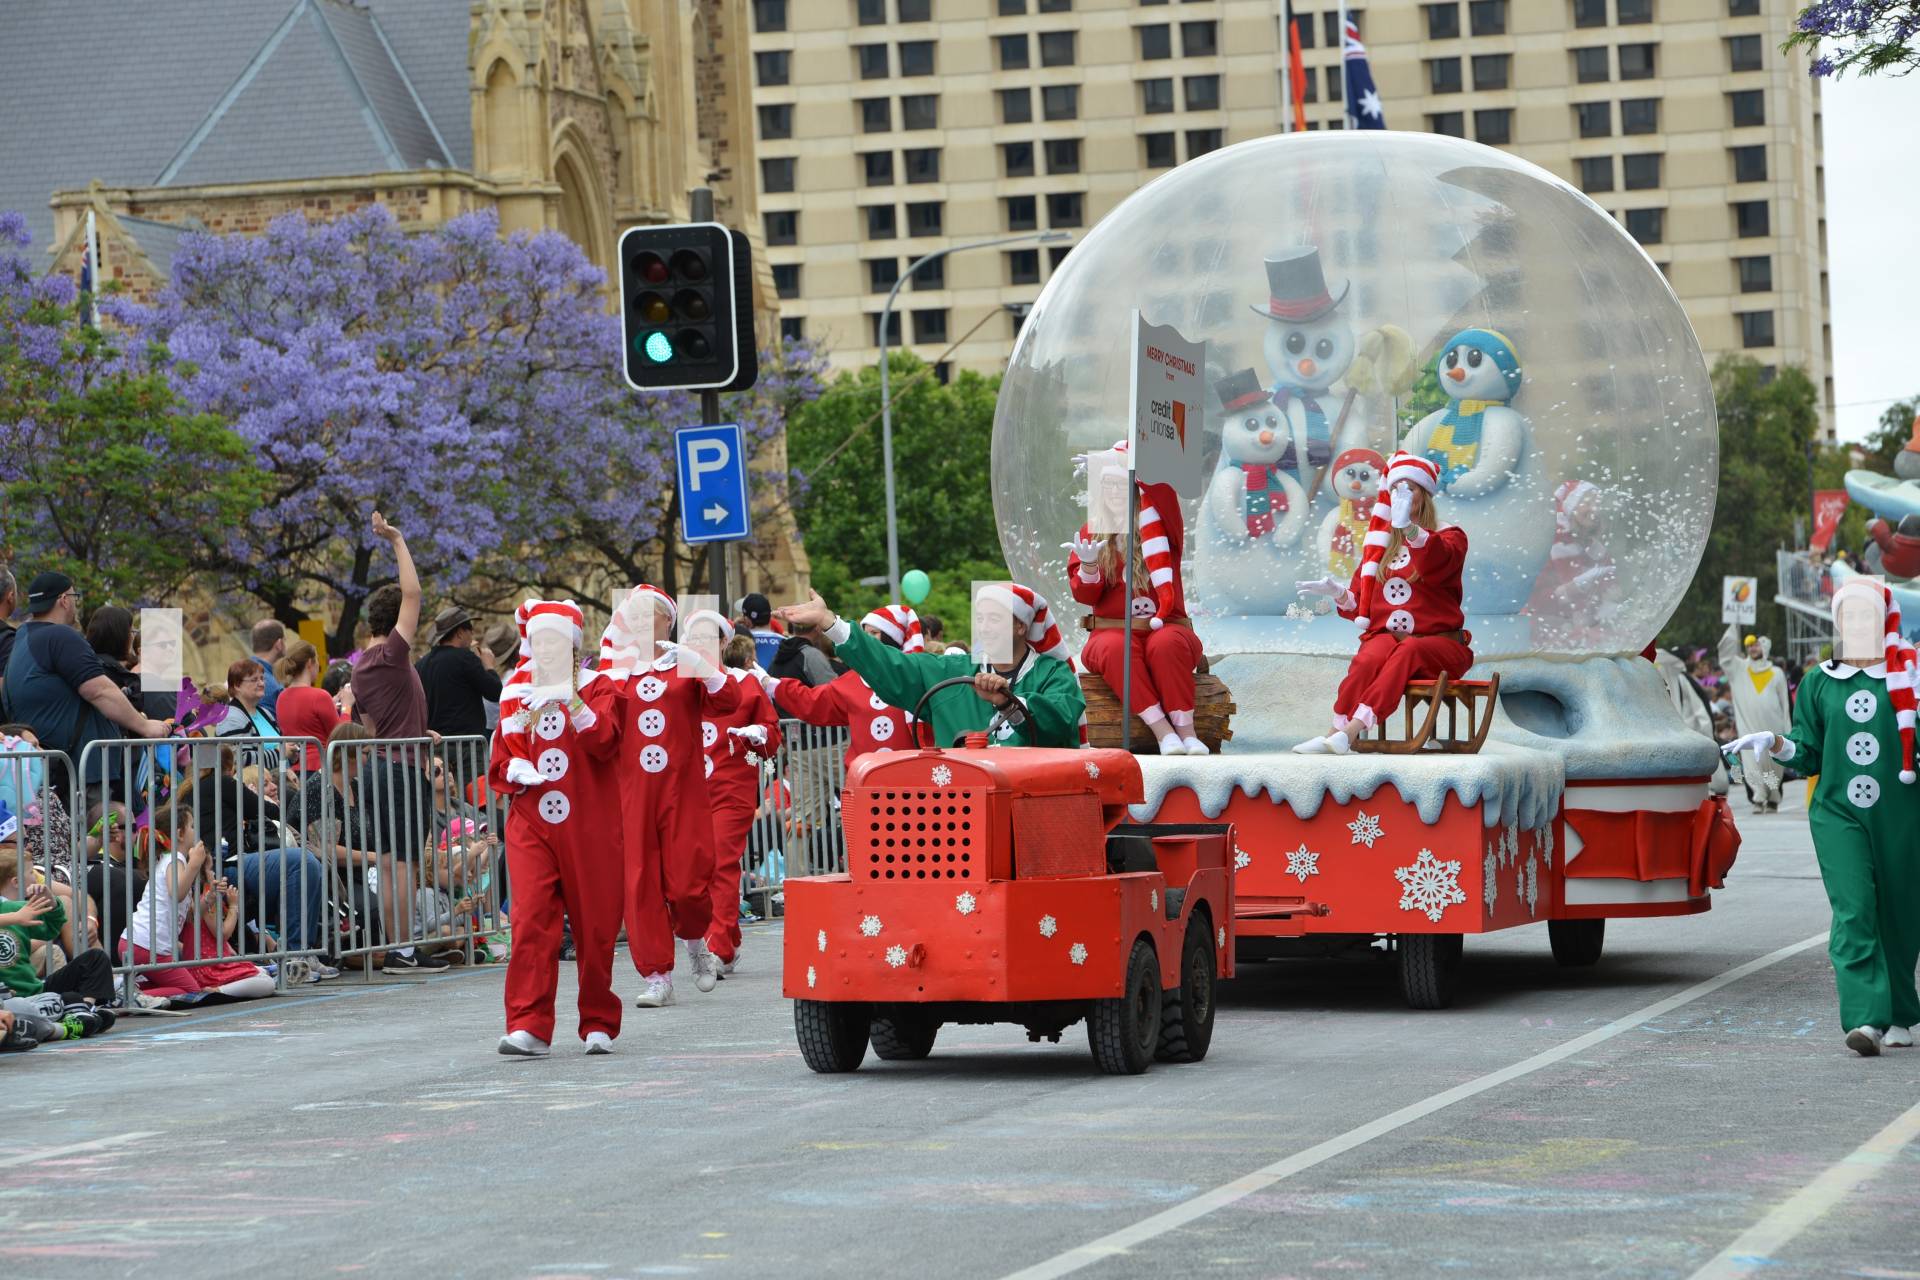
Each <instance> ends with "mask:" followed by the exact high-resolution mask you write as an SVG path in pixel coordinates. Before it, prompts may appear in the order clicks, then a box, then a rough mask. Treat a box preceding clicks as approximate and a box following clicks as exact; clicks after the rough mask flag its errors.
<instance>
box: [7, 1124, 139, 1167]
mask: <svg viewBox="0 0 1920 1280" xmlns="http://www.w3.org/2000/svg"><path fill="white" fill-rule="evenodd" d="M159 1136H160V1133H159V1131H158V1130H152V1131H149V1132H143V1133H117V1134H115V1135H114V1136H113V1137H111V1138H95V1139H94V1140H93V1141H92V1142H76V1143H74V1144H73V1145H72V1146H70V1147H48V1148H47V1149H46V1150H44V1151H27V1152H23V1153H22V1154H20V1155H17V1156H0V1169H12V1168H14V1167H16V1166H18V1165H23V1164H36V1163H38V1162H39V1161H42V1160H58V1159H59V1158H60V1157H61V1156H77V1155H81V1154H83V1153H85V1152H88V1151H104V1150H105V1149H106V1148H108V1147H117V1146H120V1145H122V1144H123V1143H128V1142H139V1141H140V1140H141V1139H142V1138H157V1137H159Z"/></svg>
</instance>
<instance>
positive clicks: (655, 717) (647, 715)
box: [640, 707, 667, 738]
mask: <svg viewBox="0 0 1920 1280" xmlns="http://www.w3.org/2000/svg"><path fill="white" fill-rule="evenodd" d="M666 729H667V717H666V713H665V712H662V711H661V710H660V709H659V708H657V707H648V708H647V709H646V710H645V711H642V712H641V713H640V732H642V733H644V734H646V735H647V736H648V737H649V738H657V737H659V736H660V735H661V734H662V733H665V732H666Z"/></svg>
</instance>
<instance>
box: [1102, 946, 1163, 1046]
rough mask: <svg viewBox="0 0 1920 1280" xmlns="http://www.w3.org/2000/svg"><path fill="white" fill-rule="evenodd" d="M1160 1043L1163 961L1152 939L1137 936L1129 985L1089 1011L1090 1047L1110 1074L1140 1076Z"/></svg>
mask: <svg viewBox="0 0 1920 1280" xmlns="http://www.w3.org/2000/svg"><path fill="white" fill-rule="evenodd" d="M1159 1045H1160V962H1159V960H1158V959H1157V958H1156V957H1155V955H1154V952H1153V943H1152V942H1150V941H1148V940H1147V939H1145V938H1137V939H1135V940H1134V944H1133V950H1132V952H1131V953H1129V954H1128V956H1127V978H1126V985H1125V986H1124V987H1123V988H1122V989H1121V994H1120V995H1119V996H1117V997H1115V998H1113V999H1109V1000H1095V1001H1094V1002H1093V1005H1092V1007H1091V1008H1090V1009H1089V1010H1088V1011H1087V1047H1088V1048H1090V1049H1092V1050H1093V1061H1094V1064H1095V1065H1096V1066H1098V1067H1099V1068H1100V1069H1101V1070H1102V1071H1104V1072H1106V1073H1107V1074H1108V1075H1110V1076H1137V1075H1139V1074H1140V1073H1141V1072H1142V1071H1145V1070H1146V1069H1147V1068H1148V1066H1150V1065H1152V1063H1153V1054H1154V1050H1155V1049H1157V1048H1159Z"/></svg>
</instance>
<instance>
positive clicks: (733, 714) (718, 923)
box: [700, 671, 780, 963]
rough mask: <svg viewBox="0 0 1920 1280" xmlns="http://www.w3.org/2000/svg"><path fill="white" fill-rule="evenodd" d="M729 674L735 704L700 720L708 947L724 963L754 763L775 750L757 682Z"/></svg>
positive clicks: (775, 724) (734, 938)
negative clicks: (707, 811)
mask: <svg viewBox="0 0 1920 1280" xmlns="http://www.w3.org/2000/svg"><path fill="white" fill-rule="evenodd" d="M728 677H729V678H730V679H731V680H732V681H733V683H734V685H735V686H736V688H737V689H738V691H739V694H740V705H739V706H737V707H735V708H734V709H733V710H732V711H728V712H723V713H720V714H717V715H710V716H708V717H707V718H706V719H705V720H703V721H701V723H700V740H701V742H702V743H703V744H704V745H705V747H706V755H707V764H706V771H707V799H708V801H709V803H710V804H711V806H712V812H713V891H712V893H711V895H710V897H711V900H712V902H713V919H712V920H711V921H709V922H708V925H707V946H708V947H710V948H712V950H713V953H714V954H715V955H717V956H719V957H720V959H721V961H722V962H723V963H724V962H726V961H730V960H732V959H733V955H734V952H735V951H736V950H737V949H738V948H739V946H740V862H741V859H742V858H744V857H745V856H746V852H747V835H748V833H749V832H750V831H751V830H752V828H753V815H754V814H755V812H757V811H758V809H759V807H760V763H759V762H760V761H762V760H765V759H768V758H770V757H771V756H772V755H773V753H774V752H776V751H778V750H779V749H780V717H779V714H778V713H777V712H776V711H774V709H773V703H771V702H769V701H768V700H767V695H766V694H765V693H764V692H762V690H761V688H760V685H759V683H758V682H757V681H755V680H754V679H753V677H752V676H750V675H748V674H747V673H746V672H744V671H730V672H728ZM755 729H758V731H759V732H758V733H755V732H754V730H755ZM735 730H739V731H740V732H735Z"/></svg>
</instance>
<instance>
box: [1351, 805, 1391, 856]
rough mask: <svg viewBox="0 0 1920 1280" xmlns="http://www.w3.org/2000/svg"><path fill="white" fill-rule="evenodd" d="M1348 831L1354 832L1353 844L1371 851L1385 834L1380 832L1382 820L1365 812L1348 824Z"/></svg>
mask: <svg viewBox="0 0 1920 1280" xmlns="http://www.w3.org/2000/svg"><path fill="white" fill-rule="evenodd" d="M1347 830H1349V831H1351V832H1353V843H1355V844H1363V845H1365V846H1367V848H1369V849H1371V848H1373V842H1374V841H1375V840H1378V839H1380V837H1381V836H1382V835H1384V834H1385V833H1384V832H1382V831H1381V830H1380V819H1379V818H1378V817H1377V816H1375V815H1374V814H1371V813H1367V812H1364V811H1362V812H1361V813H1360V814H1358V815H1357V816H1356V817H1355V818H1354V820H1353V821H1352V822H1349V823H1348V824H1347Z"/></svg>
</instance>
